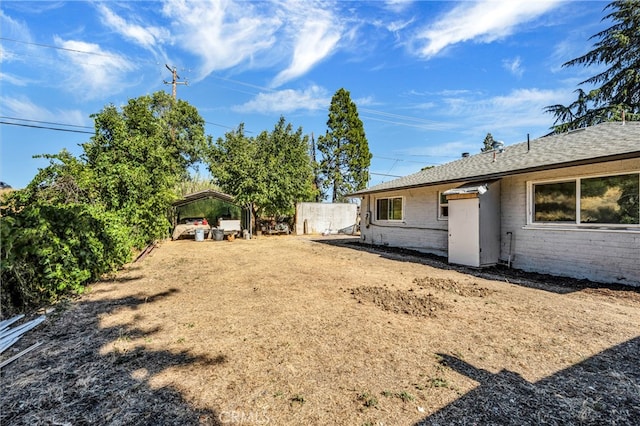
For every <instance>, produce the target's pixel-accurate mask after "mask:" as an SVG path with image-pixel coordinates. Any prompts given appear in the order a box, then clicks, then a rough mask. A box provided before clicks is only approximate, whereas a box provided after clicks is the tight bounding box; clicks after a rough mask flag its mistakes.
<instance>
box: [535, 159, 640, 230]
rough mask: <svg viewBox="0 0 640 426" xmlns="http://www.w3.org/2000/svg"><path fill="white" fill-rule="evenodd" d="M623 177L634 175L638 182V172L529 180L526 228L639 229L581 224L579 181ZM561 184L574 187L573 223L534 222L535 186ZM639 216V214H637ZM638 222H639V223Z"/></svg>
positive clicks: (639, 225)
mask: <svg viewBox="0 0 640 426" xmlns="http://www.w3.org/2000/svg"><path fill="white" fill-rule="evenodd" d="M625 175H636V176H637V177H638V180H639V181H640V171H630V172H626V171H625V172H619V173H606V174H596V175H578V176H575V177H563V178H560V177H559V178H555V179H541V180H531V181H527V219H526V225H527V226H535V227H538V226H539V227H548V228H563V227H564V228H566V227H571V228H572V229H594V228H613V229H618V228H619V229H629V228H631V229H640V223H595V222H594V223H582V222H581V220H582V217H581V213H582V210H581V198H582V194H581V181H582V180H583V179H594V178H608V177H616V176H625ZM563 182H573V183H574V185H575V195H576V203H575V209H576V211H575V216H576V219H575V221H557V222H553V221H549V222H545V221H536V220H535V186H536V185H544V184H554V183H563ZM638 192H639V194H638V197H640V191H638ZM639 214H640V213H639ZM639 222H640V221H639Z"/></svg>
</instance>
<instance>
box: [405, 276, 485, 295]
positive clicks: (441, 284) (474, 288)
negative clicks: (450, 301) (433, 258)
mask: <svg viewBox="0 0 640 426" xmlns="http://www.w3.org/2000/svg"><path fill="white" fill-rule="evenodd" d="M413 283H414V284H416V285H418V286H420V287H422V288H424V287H429V288H435V289H438V290H444V291H447V292H450V293H455V294H456V295H459V296H465V297H486V296H488V295H490V294H491V293H494V292H495V290H489V289H488V288H485V287H480V286H479V285H478V283H476V282H472V283H461V282H458V281H455V280H453V279H451V278H433V277H424V278H415V279H414V280H413Z"/></svg>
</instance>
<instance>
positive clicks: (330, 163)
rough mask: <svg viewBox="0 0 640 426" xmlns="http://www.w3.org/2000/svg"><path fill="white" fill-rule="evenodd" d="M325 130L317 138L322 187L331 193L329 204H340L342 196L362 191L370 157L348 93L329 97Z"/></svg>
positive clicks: (340, 90)
mask: <svg viewBox="0 0 640 426" xmlns="http://www.w3.org/2000/svg"><path fill="white" fill-rule="evenodd" d="M327 127H328V130H327V132H326V134H325V135H323V136H320V137H319V138H318V150H319V151H320V153H321V154H322V159H321V160H320V172H321V174H322V177H323V187H324V189H325V190H326V189H331V190H332V198H331V200H332V202H342V201H344V200H345V195H346V194H348V193H350V192H353V191H358V190H360V189H364V188H366V186H367V184H368V182H369V166H370V165H371V157H372V155H371V153H370V152H369V143H368V142H367V137H366V136H365V133H364V126H363V125H362V121H361V120H360V118H359V116H358V109H357V107H356V104H355V103H354V102H353V101H352V100H351V96H350V93H349V91H347V90H345V89H343V88H342V89H339V90H338V91H337V92H336V93H335V94H334V95H333V98H332V99H331V105H330V106H329V119H328V121H327Z"/></svg>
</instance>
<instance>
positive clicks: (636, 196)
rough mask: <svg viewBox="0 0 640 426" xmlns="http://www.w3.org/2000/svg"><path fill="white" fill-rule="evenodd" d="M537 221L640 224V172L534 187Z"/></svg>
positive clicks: (533, 217)
mask: <svg viewBox="0 0 640 426" xmlns="http://www.w3.org/2000/svg"><path fill="white" fill-rule="evenodd" d="M532 188H533V189H532V198H533V214H532V219H533V222H547V223H574V224H584V225H588V224H608V225H638V224H640V173H630V174H624V175H614V176H598V177H589V178H576V179H572V180H569V181H560V182H545V183H534V184H533V185H532Z"/></svg>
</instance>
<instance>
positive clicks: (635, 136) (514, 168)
mask: <svg viewBox="0 0 640 426" xmlns="http://www.w3.org/2000/svg"><path fill="white" fill-rule="evenodd" d="M625 158H640V122H633V121H632V122H626V123H622V122H611V123H602V124H598V125H596V126H592V127H586V128H583V129H579V130H574V131H571V132H567V133H562V134H558V135H550V136H545V137H542V138H538V139H533V140H531V141H530V142H522V143H518V144H514V145H509V146H506V147H504V150H503V151H502V152H500V151H488V152H483V153H480V154H476V155H472V156H469V157H463V158H461V159H459V160H456V161H452V162H450V163H446V164H442V165H440V166H436V167H433V168H430V169H426V170H422V171H420V172H418V173H414V174H412V175H409V176H405V177H401V178H398V179H394V180H391V181H389V182H384V183H381V184H379V185H375V186H372V187H369V188H366V189H363V190H361V191H358V192H355V193H353V194H350V196H359V195H364V194H370V193H374V192H385V191H392V190H397V189H405V188H415V187H420V186H431V185H439V184H443V183H455V182H466V181H479V180H486V179H496V178H501V177H504V176H510V175H515V174H520V173H527V172H533V171H539V170H550V169H557V168H563V167H569V166H576V165H583V164H595V163H600V162H604V161H611V160H617V159H625Z"/></svg>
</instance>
